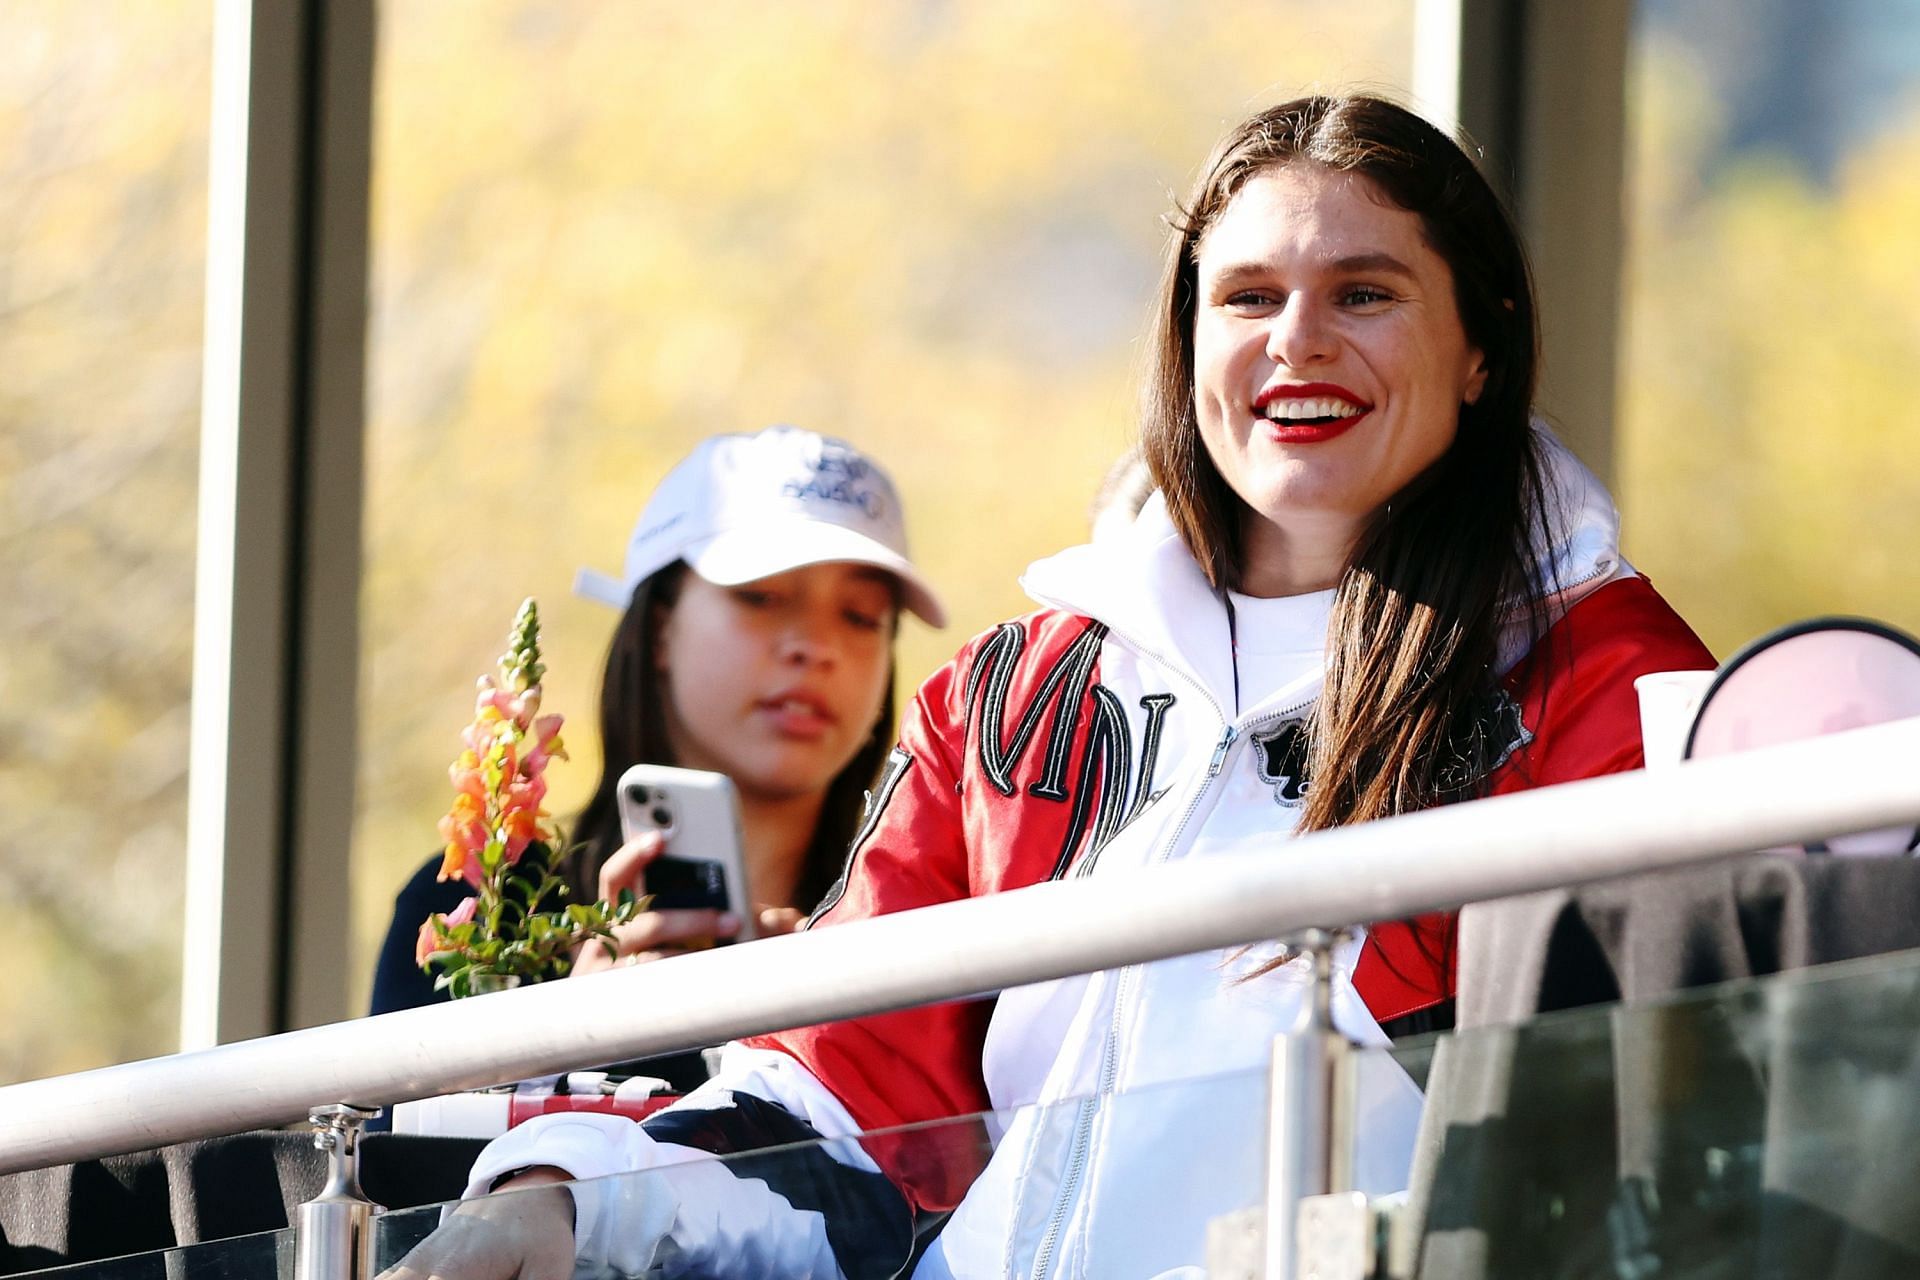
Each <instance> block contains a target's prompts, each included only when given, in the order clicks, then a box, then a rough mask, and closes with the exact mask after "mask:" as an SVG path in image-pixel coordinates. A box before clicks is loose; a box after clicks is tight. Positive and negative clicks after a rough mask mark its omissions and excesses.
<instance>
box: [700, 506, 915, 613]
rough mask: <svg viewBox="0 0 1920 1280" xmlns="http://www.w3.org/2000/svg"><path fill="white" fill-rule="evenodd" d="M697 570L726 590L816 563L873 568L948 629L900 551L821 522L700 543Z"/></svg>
mask: <svg viewBox="0 0 1920 1280" xmlns="http://www.w3.org/2000/svg"><path fill="white" fill-rule="evenodd" d="M683 558H684V559H685V560H686V562H687V564H688V565H689V566H690V567H691V568H692V569H693V571H694V572H695V573H697V574H699V575H700V576H701V577H703V578H705V579H706V580H707V581H708V582H714V583H718V584H720V585H721V586H724V587H732V586H738V585H740V584H741V583H743V582H754V581H757V580H759V579H761V578H770V577H772V576H773V575H774V574H776V573H786V572H787V571H789V570H792V569H800V568H804V567H806V566H807V565H810V564H868V565H872V566H873V567H874V568H876V569H884V570H886V571H887V572H888V573H890V574H892V575H893V576H894V577H895V578H896V579H898V580H899V583H900V602H901V603H902V604H904V605H905V606H906V607H907V608H908V609H910V610H912V611H913V612H914V613H915V614H916V615H918V616H919V618H920V620H921V621H922V622H924V623H926V624H927V625H928V626H930V627H944V626H946V625H947V611H946V609H945V607H944V606H942V605H941V603H940V598H939V597H938V596H936V595H935V594H934V593H933V588H932V587H931V586H929V585H928V583H927V580H926V579H925V578H923V577H921V576H920V572H919V570H917V569H915V568H914V567H913V564H912V563H911V562H910V561H909V560H908V559H907V558H906V557H905V556H903V555H901V554H900V553H899V552H897V551H895V550H893V549H892V548H891V547H887V546H884V545H883V544H881V543H879V542H876V541H874V540H873V539H872V538H869V537H868V536H867V535H866V534H864V533H860V532H858V531H857V530H854V529H848V528H846V527H844V526H842V525H837V524H827V523H825V522H823V521H820V520H772V521H768V522H766V523H765V524H762V525H758V526H755V527H739V526H736V527H735V528H732V529H729V530H727V531H726V532H725V533H721V534H717V535H715V536H714V537H712V538H709V539H707V540H706V541H705V542H701V543H695V544H694V545H693V546H691V547H688V548H687V549H686V551H685V552H684V553H683Z"/></svg>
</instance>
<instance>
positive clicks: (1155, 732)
mask: <svg viewBox="0 0 1920 1280" xmlns="http://www.w3.org/2000/svg"><path fill="white" fill-rule="evenodd" d="M1173 701H1174V699H1173V695H1172V694H1170V693H1150V694H1148V695H1147V696H1146V697H1144V698H1142V699H1140V707H1141V709H1142V710H1143V711H1145V712H1146V713H1147V725H1146V728H1145V729H1144V730H1142V731H1141V734H1140V778H1139V781H1138V782H1136V783H1135V784H1134V788H1133V804H1132V805H1131V806H1130V807H1129V808H1128V809H1127V822H1132V821H1133V820H1134V819H1135V818H1137V817H1139V816H1140V811H1141V810H1142V809H1144V808H1146V807H1147V797H1148V796H1149V795H1151V794H1152V792H1153V768H1154V765H1155V764H1157V763H1158V762H1159V760H1160V733H1161V730H1162V728H1163V727H1164V726H1165V724H1166V719H1167V708H1169V707H1171V706H1172V705H1173ZM1121 825H1122V826H1125V825H1126V823H1122V824H1121Z"/></svg>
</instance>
